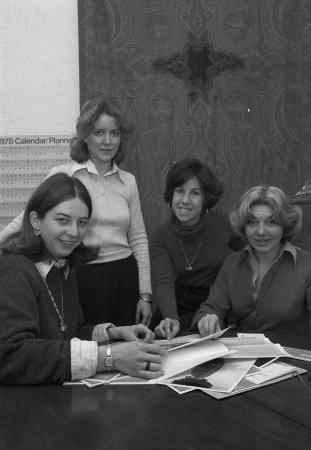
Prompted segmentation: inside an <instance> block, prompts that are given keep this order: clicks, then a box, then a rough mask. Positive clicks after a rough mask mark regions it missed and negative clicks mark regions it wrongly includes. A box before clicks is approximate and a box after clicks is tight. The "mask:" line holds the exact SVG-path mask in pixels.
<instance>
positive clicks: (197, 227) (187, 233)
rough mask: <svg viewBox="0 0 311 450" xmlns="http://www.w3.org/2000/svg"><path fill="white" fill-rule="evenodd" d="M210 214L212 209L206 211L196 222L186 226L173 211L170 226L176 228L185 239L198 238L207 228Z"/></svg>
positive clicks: (178, 233)
mask: <svg viewBox="0 0 311 450" xmlns="http://www.w3.org/2000/svg"><path fill="white" fill-rule="evenodd" d="M210 214H212V211H208V212H207V213H206V214H205V213H204V214H203V215H202V216H201V217H200V219H199V221H198V222H197V223H196V224H194V225H190V226H185V225H182V224H181V223H180V222H179V221H178V220H177V219H176V217H175V215H174V214H173V213H172V216H171V220H170V226H171V227H172V228H173V229H174V231H175V233H176V234H177V235H178V236H180V237H182V238H183V239H186V240H187V239H189V240H192V239H196V238H198V237H200V236H201V234H202V232H203V230H204V229H205V228H206V226H207V222H208V219H209V216H210Z"/></svg>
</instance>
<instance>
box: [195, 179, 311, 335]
mask: <svg viewBox="0 0 311 450" xmlns="http://www.w3.org/2000/svg"><path fill="white" fill-rule="evenodd" d="M301 217H302V213H301V210H300V208H299V207H298V206H295V205H293V204H292V203H291V202H290V200H289V199H288V197H287V196H286V195H285V194H284V192H283V191H281V189H279V188H277V187H274V186H255V187H253V188H251V189H249V190H248V191H247V192H246V193H245V194H244V195H243V196H242V197H241V199H240V200H239V202H238V204H237V207H236V208H235V209H234V210H233V211H232V213H231V215H230V221H231V224H232V228H233V229H234V230H235V231H236V233H238V234H239V235H241V236H244V237H245V238H246V240H247V242H248V246H247V247H246V248H245V249H244V250H243V251H241V252H238V253H235V254H234V255H231V256H229V257H228V258H227V259H226V261H225V262H224V264H223V266H222V268H221V269H220V271H219V274H218V277H217V279H216V281H215V283H214V284H213V286H212V287H211V290H210V293H209V296H208V298H207V300H206V301H205V302H204V303H202V305H201V307H200V309H199V310H198V311H197V313H196V315H195V317H194V322H193V325H194V326H197V328H198V330H199V332H200V334H201V335H202V336H206V335H208V334H212V333H214V332H216V331H218V330H220V329H221V328H223V327H225V326H227V325H229V324H234V325H235V326H236V328H237V331H242V332H243V331H244V332H265V331H273V332H277V333H290V334H302V335H309V336H310V334H311V329H310V317H311V253H310V252H308V251H305V250H302V249H300V248H297V247H295V246H294V245H293V244H291V243H290V241H291V239H292V238H293V237H294V236H295V235H296V234H297V233H298V231H299V230H300V226H301Z"/></svg>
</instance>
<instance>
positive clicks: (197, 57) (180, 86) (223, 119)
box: [78, 0, 311, 250]
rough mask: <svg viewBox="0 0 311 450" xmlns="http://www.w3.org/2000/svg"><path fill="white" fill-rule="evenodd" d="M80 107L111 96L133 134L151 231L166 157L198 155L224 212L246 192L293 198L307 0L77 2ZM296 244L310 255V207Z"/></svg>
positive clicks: (302, 125) (304, 127) (309, 128)
mask: <svg viewBox="0 0 311 450" xmlns="http://www.w3.org/2000/svg"><path fill="white" fill-rule="evenodd" d="M78 5H79V40H80V43H79V45H80V91H81V103H83V102H84V101H85V100H87V99H88V98H90V97H93V96H94V95H96V94H99V93H101V94H105V95H109V96H114V97H115V98H116V101H117V102H118V103H119V105H120V107H121V108H122V110H123V111H124V113H125V114H126V116H127V118H128V119H129V120H130V122H131V123H133V124H134V133H133V136H132V138H131V140H130V141H129V142H128V143H127V148H126V152H127V158H126V160H125V162H124V163H123V167H124V168H125V169H128V170H129V171H131V172H132V173H134V174H135V176H136V179H137V182H138V185H139V190H140V195H141V203H142V208H143V213H144V217H145V222H146V227H147V230H148V232H149V233H151V232H152V231H153V230H154V228H155V227H156V226H157V225H158V224H159V223H160V222H161V221H162V220H164V219H166V218H167V216H168V208H167V206H166V204H165V203H164V201H163V200H162V193H163V189H164V182H165V176H166V173H167V171H168V169H169V167H170V166H171V165H172V164H173V163H174V161H176V160H179V159H181V158H184V157H189V156H194V157H198V158H200V159H202V160H204V161H206V162H207V163H208V164H209V165H210V166H211V168H212V169H213V170H214V171H215V172H216V174H217V175H218V177H219V178H220V179H221V180H222V181H223V182H224V184H225V194H224V195H223V198H222V199H221V201H220V202H219V206H220V207H222V208H224V209H225V210H230V208H231V207H232V204H233V202H234V201H235V200H236V199H237V198H238V197H239V196H240V195H241V194H242V193H243V192H244V191H245V190H246V189H248V188H249V187H251V186H253V185H257V184H261V183H264V184H268V185H276V186H278V187H280V188H282V189H283V190H284V191H285V192H286V193H287V194H289V195H291V194H293V193H294V192H295V191H297V190H298V189H299V188H300V187H301V186H302V185H303V184H304V183H305V181H306V180H307V179H308V178H311V154H310V144H311V2H310V1H308V0H234V1H232V0H106V1H105V0H79V2H78ZM303 211H304V223H303V230H302V234H301V237H300V239H299V242H298V243H299V244H300V245H301V246H303V247H306V248H309V249H310V250H311V205H310V206H308V205H307V206H303Z"/></svg>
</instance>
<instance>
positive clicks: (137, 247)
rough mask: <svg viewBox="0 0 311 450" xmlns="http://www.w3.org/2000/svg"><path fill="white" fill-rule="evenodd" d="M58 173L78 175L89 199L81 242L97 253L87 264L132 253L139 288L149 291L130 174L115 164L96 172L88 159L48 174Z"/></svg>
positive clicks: (140, 220) (145, 245)
mask: <svg viewBox="0 0 311 450" xmlns="http://www.w3.org/2000/svg"><path fill="white" fill-rule="evenodd" d="M59 172H65V173H67V174H68V175H70V176H74V177H76V178H79V179H80V181H82V182H83V184H84V185H85V186H86V188H87V189H88V191H89V193H90V196H91V198H92V203H93V213H92V217H91V220H90V223H89V225H88V229H87V233H86V236H85V238H84V243H85V244H86V245H94V246H97V247H99V255H98V258H97V259H96V260H95V261H91V262H90V263H89V264H96V263H104V262H109V261H115V260H119V259H124V258H127V257H129V256H130V255H131V254H132V253H133V254H134V257H135V259H136V260H137V265H138V274H139V291H140V293H141V294H142V293H151V292H152V290H151V278H150V261H149V249H148V240H147V235H146V231H145V225H144V221H143V216H142V212H141V207H140V200H139V193H138V188H137V184H136V180H135V177H134V175H132V174H131V173H129V172H126V171H124V170H122V169H120V168H119V167H118V166H117V165H116V164H115V163H114V164H113V167H112V169H111V170H110V171H108V172H106V173H105V174H104V175H100V174H99V173H98V171H97V169H96V167H95V165H94V163H93V161H91V160H88V161H86V162H85V163H77V162H72V163H70V164H65V165H63V166H58V167H54V168H53V169H52V170H51V172H50V173H49V175H48V176H51V175H53V174H54V173H59Z"/></svg>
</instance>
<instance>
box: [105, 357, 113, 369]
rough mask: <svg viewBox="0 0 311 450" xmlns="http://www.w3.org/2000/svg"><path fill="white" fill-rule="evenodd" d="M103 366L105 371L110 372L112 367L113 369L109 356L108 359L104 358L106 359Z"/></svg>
mask: <svg viewBox="0 0 311 450" xmlns="http://www.w3.org/2000/svg"><path fill="white" fill-rule="evenodd" d="M104 365H105V367H106V369H108V370H112V367H113V361H112V358H111V356H110V357H107V356H106V358H105V359H104Z"/></svg>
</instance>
